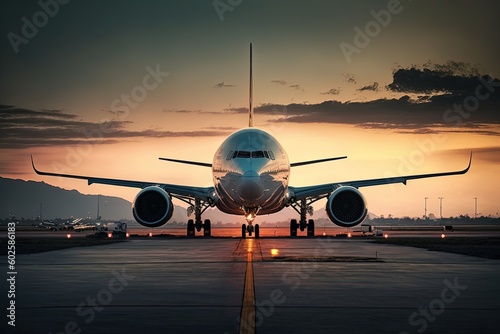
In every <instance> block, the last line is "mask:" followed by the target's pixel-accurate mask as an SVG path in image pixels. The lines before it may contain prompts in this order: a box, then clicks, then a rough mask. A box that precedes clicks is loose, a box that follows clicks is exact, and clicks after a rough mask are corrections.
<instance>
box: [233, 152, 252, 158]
mask: <svg viewBox="0 0 500 334" xmlns="http://www.w3.org/2000/svg"><path fill="white" fill-rule="evenodd" d="M236 157H237V158H250V151H238V155H236Z"/></svg>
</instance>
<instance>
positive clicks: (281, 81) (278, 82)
mask: <svg viewBox="0 0 500 334" xmlns="http://www.w3.org/2000/svg"><path fill="white" fill-rule="evenodd" d="M271 82H272V83H275V84H277V85H281V86H284V85H286V81H285V80H271Z"/></svg>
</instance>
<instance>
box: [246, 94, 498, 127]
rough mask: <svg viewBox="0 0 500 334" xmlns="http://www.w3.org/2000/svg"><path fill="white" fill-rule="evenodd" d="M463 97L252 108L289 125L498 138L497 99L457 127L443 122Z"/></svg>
mask: <svg viewBox="0 0 500 334" xmlns="http://www.w3.org/2000/svg"><path fill="white" fill-rule="evenodd" d="M463 101H464V97H463V96H456V95H451V94H447V95H440V96H433V97H430V98H429V99H428V100H427V101H425V102H420V101H415V100H412V99H410V97H409V96H403V97H401V98H399V99H376V100H372V101H363V102H349V101H348V102H340V101H324V102H322V103H317V104H297V103H295V104H288V105H281V104H265V105H261V106H259V107H257V108H256V109H255V111H256V113H261V114H268V115H275V114H276V111H277V110H279V111H280V113H281V115H282V117H279V118H277V119H273V120H271V122H293V123H337V124H351V125H355V126H357V127H362V128H367V129H388V130H394V131H398V132H402V133H417V134H418V133H432V132H452V131H456V132H463V131H470V132H471V133H477V134H484V135H495V136H497V135H499V133H498V127H499V124H500V120H499V118H498V109H500V97H491V98H490V99H488V100H485V101H482V102H481V106H480V108H478V109H477V110H475V111H474V113H473V114H472V113H470V117H469V118H467V119H463V120H462V121H463V123H462V124H461V126H460V127H459V128H458V130H456V128H457V124H455V123H450V122H447V121H446V119H445V117H444V115H445V112H446V111H447V110H450V109H451V108H453V106H454V105H455V104H462V103H463Z"/></svg>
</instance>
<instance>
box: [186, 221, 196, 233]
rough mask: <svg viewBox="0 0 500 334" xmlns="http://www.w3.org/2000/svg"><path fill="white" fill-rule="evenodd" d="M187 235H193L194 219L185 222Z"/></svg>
mask: <svg viewBox="0 0 500 334" xmlns="http://www.w3.org/2000/svg"><path fill="white" fill-rule="evenodd" d="M187 236H188V237H194V220H192V219H189V220H188V224H187Z"/></svg>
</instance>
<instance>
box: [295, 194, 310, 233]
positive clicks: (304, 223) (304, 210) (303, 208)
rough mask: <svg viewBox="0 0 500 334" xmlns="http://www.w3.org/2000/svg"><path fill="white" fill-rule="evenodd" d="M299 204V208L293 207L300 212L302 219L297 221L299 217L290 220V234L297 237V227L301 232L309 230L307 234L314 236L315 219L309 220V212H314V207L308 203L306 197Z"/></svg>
mask: <svg viewBox="0 0 500 334" xmlns="http://www.w3.org/2000/svg"><path fill="white" fill-rule="evenodd" d="M297 206H299V208H298V209H297V207H295V206H293V208H294V209H295V211H297V212H298V213H299V214H300V221H299V222H297V219H292V220H291V221H290V236H291V237H296V236H297V229H299V230H300V231H301V232H303V231H304V230H307V236H308V237H314V220H313V219H309V220H307V214H308V213H309V215H311V216H312V214H313V209H312V207H311V206H309V205H308V204H307V202H306V200H305V199H303V200H301V201H300V205H297Z"/></svg>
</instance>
